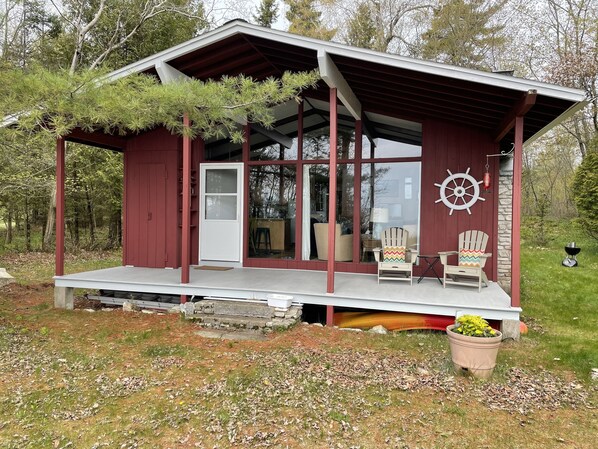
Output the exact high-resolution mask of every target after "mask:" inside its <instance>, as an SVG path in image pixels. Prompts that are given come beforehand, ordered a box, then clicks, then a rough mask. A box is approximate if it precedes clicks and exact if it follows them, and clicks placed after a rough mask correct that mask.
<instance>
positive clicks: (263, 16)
mask: <svg viewBox="0 0 598 449" xmlns="http://www.w3.org/2000/svg"><path fill="white" fill-rule="evenodd" d="M277 15H278V5H277V4H276V0H262V1H261V3H260V6H259V7H258V10H257V14H255V15H254V16H253V20H254V22H255V23H256V24H258V25H260V26H263V27H267V28H272V24H273V23H274V22H275V21H276V18H277Z"/></svg>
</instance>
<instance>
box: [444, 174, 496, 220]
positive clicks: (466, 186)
mask: <svg viewBox="0 0 598 449" xmlns="http://www.w3.org/2000/svg"><path fill="white" fill-rule="evenodd" d="M469 170H470V168H469V167H468V168H467V171H466V172H465V173H454V174H453V173H451V171H450V170H447V172H448V174H449V175H448V177H447V178H446V179H445V180H444V181H443V182H442V184H437V183H435V184H434V185H435V186H436V187H439V188H440V198H439V199H437V200H436V203H440V202H441V201H442V202H443V203H444V205H445V206H446V207H448V208H449V209H450V210H451V211H450V212H449V215H453V212H454V211H456V210H467V213H468V214H469V215H471V210H470V209H469V208H470V207H471V206H473V205H474V204H475V203H476V201H478V200H479V201H486V199H485V198H482V197H480V184H481V183H482V182H483V181H476V179H475V178H474V177H473V176H471V175H470V174H469Z"/></svg>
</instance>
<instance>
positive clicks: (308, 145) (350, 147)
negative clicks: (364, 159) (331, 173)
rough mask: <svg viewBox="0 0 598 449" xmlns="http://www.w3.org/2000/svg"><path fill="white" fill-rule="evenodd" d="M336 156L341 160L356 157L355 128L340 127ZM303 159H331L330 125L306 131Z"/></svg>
mask: <svg viewBox="0 0 598 449" xmlns="http://www.w3.org/2000/svg"><path fill="white" fill-rule="evenodd" d="M337 140H338V143H337V148H336V157H337V158H338V159H339V160H347V159H354V158H355V129H353V128H346V127H344V126H339V127H338V137H337ZM303 159H305V160H313V159H330V127H328V126H325V127H322V128H318V129H316V130H313V131H309V132H307V133H305V135H304V137H303Z"/></svg>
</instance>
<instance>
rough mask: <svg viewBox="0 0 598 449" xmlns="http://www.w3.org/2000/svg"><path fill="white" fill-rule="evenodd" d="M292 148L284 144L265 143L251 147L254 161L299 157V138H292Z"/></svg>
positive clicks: (285, 159)
mask: <svg viewBox="0 0 598 449" xmlns="http://www.w3.org/2000/svg"><path fill="white" fill-rule="evenodd" d="M292 142H293V144H292V146H291V148H287V147H285V146H284V145H280V144H275V145H265V146H261V147H258V148H251V160H252V161H289V160H296V159H297V138H294V139H293V140H292Z"/></svg>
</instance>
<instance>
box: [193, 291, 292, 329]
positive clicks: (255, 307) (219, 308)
mask: <svg viewBox="0 0 598 449" xmlns="http://www.w3.org/2000/svg"><path fill="white" fill-rule="evenodd" d="M302 309H303V307H302V306H301V305H291V306H290V307H288V308H277V307H270V306H269V305H268V304H267V303H266V302H263V301H247V300H244V299H239V300H234V299H231V298H206V299H203V300H200V301H197V302H193V303H190V304H188V305H186V306H185V317H186V318H187V319H190V320H194V321H197V322H199V323H201V324H202V325H204V326H206V327H214V328H234V329H252V330H262V331H269V330H273V329H288V328H289V327H291V326H293V325H295V324H296V323H298V322H299V321H300V320H301V314H302Z"/></svg>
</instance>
